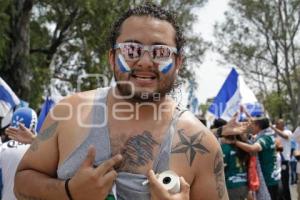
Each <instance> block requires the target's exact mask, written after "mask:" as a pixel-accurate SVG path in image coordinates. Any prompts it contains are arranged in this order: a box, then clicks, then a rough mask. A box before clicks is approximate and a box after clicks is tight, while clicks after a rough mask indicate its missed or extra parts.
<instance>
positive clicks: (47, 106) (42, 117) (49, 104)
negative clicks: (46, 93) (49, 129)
mask: <svg viewBox="0 0 300 200" xmlns="http://www.w3.org/2000/svg"><path fill="white" fill-rule="evenodd" d="M54 104H55V102H54V101H53V100H52V99H50V98H49V97H47V99H46V101H45V102H44V103H43V105H42V109H41V112H40V115H39V119H38V124H37V128H36V129H37V133H39V131H40V129H41V128H42V125H43V123H44V121H45V119H46V117H47V114H48V112H49V111H50V109H51V108H52V107H53V106H54Z"/></svg>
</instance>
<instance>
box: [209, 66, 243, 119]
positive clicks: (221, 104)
mask: <svg viewBox="0 0 300 200" xmlns="http://www.w3.org/2000/svg"><path fill="white" fill-rule="evenodd" d="M238 78H239V75H238V73H237V71H236V70H235V69H234V68H232V70H231V72H230V73H229V75H228V77H227V78H226V80H225V82H224V84H223V86H222V87H221V89H220V91H219V93H218V94H217V96H216V97H215V99H214V101H213V103H212V104H211V106H210V107H209V108H208V112H210V113H211V114H213V115H214V116H215V117H216V118H222V119H225V120H229V119H230V118H231V117H232V116H233V115H234V113H235V112H236V111H237V110H238V109H239V105H240V102H241V94H240V91H239V85H238Z"/></svg>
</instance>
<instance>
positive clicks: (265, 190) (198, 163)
mask: <svg viewBox="0 0 300 200" xmlns="http://www.w3.org/2000/svg"><path fill="white" fill-rule="evenodd" d="M110 42H111V49H110V51H109V63H110V66H111V69H112V71H113V74H114V77H115V80H116V86H114V87H107V88H98V89H95V90H91V91H86V92H82V93H77V94H74V95H72V96H69V97H66V98H65V99H63V100H62V101H61V102H59V103H57V104H56V106H55V107H54V108H53V109H52V110H51V112H50V114H48V116H47V118H46V120H45V121H44V123H43V126H42V128H41V131H40V132H39V134H37V136H36V131H35V127H36V124H37V117H36V114H35V112H34V111H33V110H32V109H29V108H19V109H17V110H16V111H15V113H14V116H13V118H12V121H11V124H10V126H9V127H8V128H7V129H6V130H5V134H6V135H7V138H9V139H8V141H4V143H3V144H2V145H1V151H0V153H1V154H0V168H1V171H2V175H1V176H2V177H1V180H2V181H1V184H2V188H1V190H2V192H1V195H2V199H3V200H13V199H17V198H18V199H55V200H56V199H69V200H72V199H75V200H93V199H119V200H136V199H139V200H149V199H152V200H162V199H168V200H200V199H204V200H206V199H207V200H226V199H230V200H245V199H249V200H252V199H255V200H268V199H271V200H281V199H282V200H290V199H291V195H290V190H289V184H290V182H292V183H297V178H296V176H295V172H294V170H295V165H294V164H295V160H294V159H295V158H297V156H298V154H297V153H296V152H298V151H297V148H296V147H295V146H293V148H292V145H291V141H292V138H293V134H292V132H291V131H289V130H287V129H286V126H285V124H284V121H283V120H278V121H276V124H275V126H273V125H271V124H270V121H269V119H268V118H266V117H252V116H250V115H249V114H247V113H246V114H247V118H246V120H244V121H239V118H238V115H235V116H233V118H232V119H231V120H230V121H228V122H226V121H224V120H221V119H217V120H216V121H215V123H214V125H213V126H212V127H211V129H208V128H207V127H205V125H203V123H201V122H200V121H199V120H198V118H197V117H196V116H194V114H193V113H191V112H189V111H187V109H185V108H181V107H180V106H178V102H176V101H175V100H174V99H173V98H172V97H171V96H169V95H168V94H169V93H170V91H171V90H172V89H173V87H174V85H176V79H177V76H178V73H179V70H180V68H181V66H182V64H183V60H184V57H183V53H184V51H183V47H184V43H185V40H184V37H183V30H181V27H180V26H179V25H178V22H177V20H176V18H175V15H174V13H172V12H169V11H167V10H164V9H162V8H161V7H159V6H157V5H155V4H152V3H147V4H145V5H141V6H138V7H136V8H131V9H129V10H128V11H127V12H125V13H124V14H123V15H122V16H121V17H120V18H119V19H118V20H117V21H116V23H115V24H114V25H113V28H112V32H111V35H110ZM128 45H130V46H131V47H132V48H131V49H130V51H129V50H128V49H126V47H128ZM157 48H159V51H160V52H168V53H162V54H160V55H159V56H157V54H156V52H155V51H157ZM157 94H158V95H157ZM158 97H159V98H158ZM20 109H21V110H20ZM243 112H245V111H243ZM291 152H293V153H291ZM292 162H293V164H291V163H292ZM224 163H225V165H224ZM298 166H299V168H300V165H298ZM290 169H291V170H290ZM170 170H171V171H172V172H173V173H174V174H177V175H178V177H179V182H180V189H179V191H177V192H173V191H172V190H169V189H167V188H166V187H164V184H167V182H168V181H167V180H166V183H165V182H164V181H163V182H159V180H158V178H157V177H158V174H160V173H162V172H165V171H170ZM299 172H300V171H299ZM290 174H292V177H291V178H290ZM298 175H299V176H300V173H299V174H298ZM28 180H30V183H28ZM298 184H299V188H300V181H298ZM299 199H300V195H299Z"/></svg>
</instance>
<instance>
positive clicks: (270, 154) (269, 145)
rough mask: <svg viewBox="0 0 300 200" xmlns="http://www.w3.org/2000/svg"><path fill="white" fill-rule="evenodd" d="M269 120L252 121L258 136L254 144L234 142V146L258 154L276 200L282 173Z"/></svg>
mask: <svg viewBox="0 0 300 200" xmlns="http://www.w3.org/2000/svg"><path fill="white" fill-rule="evenodd" d="M269 126H270V122H269V119H268V118H265V117H261V118H256V119H253V120H252V124H251V128H252V132H253V134H254V135H255V136H256V139H255V142H254V143H253V144H247V143H245V142H241V141H234V144H235V145H236V146H237V147H238V148H241V149H243V150H244V151H246V152H248V153H257V154H258V158H259V162H260V166H261V170H262V173H263V177H264V179H265V183H266V185H267V187H268V191H269V193H270V196H271V199H272V200H276V198H277V196H278V183H279V180H280V173H278V170H277V165H276V151H275V137H274V135H273V132H272V130H271V129H270V128H269Z"/></svg>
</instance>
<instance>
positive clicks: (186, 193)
mask: <svg viewBox="0 0 300 200" xmlns="http://www.w3.org/2000/svg"><path fill="white" fill-rule="evenodd" d="M148 180H149V184H150V194H151V200H162V199H163V200H189V199H190V185H189V184H188V183H187V182H186V181H185V180H184V178H183V177H180V192H179V193H176V194H171V193H169V192H168V191H167V190H166V189H165V188H164V186H163V184H161V183H160V182H159V181H158V179H157V177H156V175H155V174H154V172H153V170H150V171H149V173H148Z"/></svg>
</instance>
